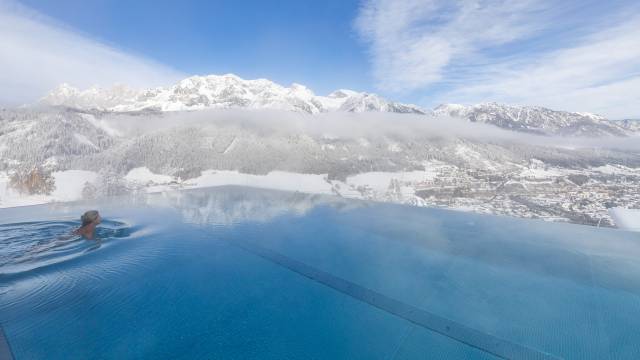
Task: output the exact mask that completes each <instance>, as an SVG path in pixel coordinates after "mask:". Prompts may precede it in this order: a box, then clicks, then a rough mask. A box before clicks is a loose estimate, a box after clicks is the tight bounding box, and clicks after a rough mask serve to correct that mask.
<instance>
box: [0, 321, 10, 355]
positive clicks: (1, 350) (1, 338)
mask: <svg viewBox="0 0 640 360" xmlns="http://www.w3.org/2000/svg"><path fill="white" fill-rule="evenodd" d="M0 360H13V353H12V352H11V348H10V347H9V341H8V340H7V337H6V336H5V335H4V330H3V329H2V326H0Z"/></svg>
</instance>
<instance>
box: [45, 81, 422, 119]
mask: <svg viewBox="0 0 640 360" xmlns="http://www.w3.org/2000/svg"><path fill="white" fill-rule="evenodd" d="M42 101H43V102H44V103H45V104H48V105H62V106H68V107H72V108H77V109H85V110H86V109H97V110H108V111H117V112H127V111H140V110H159V111H181V110H199V109H216V108H217V109H228V108H249V109H277V110H286V111H297V112H303V113H309V114H317V113H323V112H332V111H348V112H363V111H381V112H398V113H414V114H423V113H425V112H424V111H423V110H422V109H420V108H419V107H417V106H415V105H406V104H400V103H396V102H392V101H388V100H386V99H383V98H382V97H380V96H378V95H375V94H368V93H360V92H355V91H351V90H337V91H335V92H333V93H331V94H329V95H327V96H318V95H315V94H314V93H313V92H312V91H311V90H310V89H308V88H306V87H305V86H303V85H299V84H292V85H291V86H290V87H284V86H281V85H279V84H276V83H274V82H272V81H269V80H266V79H257V80H244V79H241V78H240V77H238V76H235V75H232V74H227V75H221V76H219V75H208V76H192V77H189V78H187V79H184V80H182V81H180V82H179V83H177V84H176V85H174V86H171V87H168V88H163V87H159V88H155V89H147V90H142V91H136V90H133V89H130V88H127V87H126V86H116V87H114V88H111V89H101V88H97V87H92V88H89V89H87V90H79V89H76V88H73V87H71V86H69V85H67V84H63V85H60V86H59V87H58V88H57V89H54V90H53V91H51V92H50V93H49V94H47V95H46V96H45V97H44V98H43V99H42Z"/></svg>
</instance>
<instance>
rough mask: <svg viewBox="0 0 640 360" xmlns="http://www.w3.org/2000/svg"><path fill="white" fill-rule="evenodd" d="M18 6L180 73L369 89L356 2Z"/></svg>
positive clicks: (75, 1) (59, 1)
mask: <svg viewBox="0 0 640 360" xmlns="http://www.w3.org/2000/svg"><path fill="white" fill-rule="evenodd" d="M22 3H23V4H25V5H28V6H29V7H31V8H33V9H35V10H38V11H40V12H42V13H44V14H47V15H48V16H51V17H53V18H54V19H56V20H59V21H61V22H64V23H65V24H67V25H69V26H71V27H73V28H75V29H78V30H79V31H82V32H84V33H86V34H87V35H89V36H91V37H93V38H95V39H97V40H100V41H103V42H106V43H108V44H110V45H113V46H115V47H118V48H121V49H123V50H125V51H127V52H132V53H137V54H140V55H143V56H145V57H149V58H152V59H154V60H157V61H160V62H162V63H164V64H167V65H169V66H172V67H174V68H175V69H177V70H179V71H181V72H184V73H185V74H222V73H234V74H236V75H238V76H240V77H243V78H259V77H264V78H268V79H270V80H273V81H276V82H279V83H282V84H287V85H288V84H291V83H293V82H297V83H300V84H305V85H308V86H310V87H312V88H313V89H314V91H317V92H318V93H328V92H330V91H333V90H335V89H336V88H338V87H345V88H356V89H371V90H373V89H372V81H371V79H370V77H369V76H368V74H367V67H368V64H367V57H366V47H365V44H363V43H362V42H360V41H358V34H357V33H356V32H355V30H354V29H353V26H352V22H353V19H354V18H355V17H356V16H357V11H358V6H359V3H358V2H357V1H346V0H342V1H341V0H332V1H307V0H302V1H300V0H279V1H206V0H198V1H193V0H191V1H149V0H136V1H123V0H91V1H86V0H85V1H83V0H56V1H42V0H26V1H22Z"/></svg>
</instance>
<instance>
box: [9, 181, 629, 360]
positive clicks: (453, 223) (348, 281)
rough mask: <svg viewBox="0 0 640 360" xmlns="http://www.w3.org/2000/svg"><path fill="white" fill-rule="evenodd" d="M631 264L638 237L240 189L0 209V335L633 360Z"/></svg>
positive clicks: (241, 352) (142, 348)
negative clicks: (92, 234)
mask: <svg viewBox="0 0 640 360" xmlns="http://www.w3.org/2000/svg"><path fill="white" fill-rule="evenodd" d="M93 208H96V209H98V210H100V212H101V214H102V217H103V218H104V219H105V220H104V221H103V223H102V224H101V225H100V226H99V228H98V233H97V239H96V240H85V239H82V238H80V237H78V236H73V235H71V233H72V231H73V230H74V229H75V228H77V227H78V226H79V222H78V221H77V220H76V219H78V218H79V215H80V214H82V213H83V212H84V211H86V210H88V209H93ZM639 259H640V235H639V234H638V233H631V232H624V231H617V230H611V229H596V228H592V227H585V226H575V225H568V224H550V223H545V222H539V221H526V220H520V219H510V218H500V217H491V216H482V215H474V214H466V213H459V212H451V211H442V210H436V209H424V208H422V209H421V208H412V207H403V206H395V205H389V204H372V203H367V202H360V201H347V200H342V199H338V198H333V197H324V196H312V195H305V194H299V193H286V192H274V191H264V190H256V189H247V188H238V187H223V188H215V189H203V190H195V191H184V192H175V193H167V194H155V195H149V196H148V197H144V198H135V199H114V200H111V201H106V202H103V203H99V204H95V203H91V204H88V203H85V204H66V205H47V206H35V207H28V208H15V209H0V325H1V326H2V330H3V333H4V337H5V340H6V341H5V343H8V347H9V348H10V350H11V353H12V354H13V357H15V358H16V359H128V358H130V359H141V358H145V359H248V358H260V359H416V358H419V359H422V358H443V359H444V358H446V359H458V358H461V359H462V358H465V359H492V358H500V357H507V358H525V359H528V358H536V359H557V358H568V359H571V358H575V359H603V358H622V359H638V358H640V260H639ZM3 346H5V349H6V347H7V345H3V341H2V337H0V355H2V347H3Z"/></svg>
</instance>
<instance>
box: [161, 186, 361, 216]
mask: <svg viewBox="0 0 640 360" xmlns="http://www.w3.org/2000/svg"><path fill="white" fill-rule="evenodd" d="M148 203H149V204H151V205H156V206H157V205H161V206H171V207H174V208H177V209H178V210H179V211H180V212H181V214H182V217H183V219H184V221H185V222H187V223H191V224H200V225H205V224H207V225H215V226H227V225H234V224H240V223H247V222H258V223H266V222H269V221H272V220H273V219H275V218H277V217H280V216H284V215H287V216H303V215H305V214H307V213H308V212H309V211H311V210H312V209H314V208H316V207H319V206H330V207H332V208H333V209H336V210H342V209H353V208H357V207H362V206H366V205H365V203H363V202H356V201H347V200H345V199H343V198H340V197H334V196H326V195H313V194H305V193H299V192H284V191H273V190H260V189H253V188H242V187H233V186H229V187H219V188H215V189H204V190H189V191H175V192H167V193H163V194H162V195H160V196H154V197H150V198H149V200H148Z"/></svg>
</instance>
